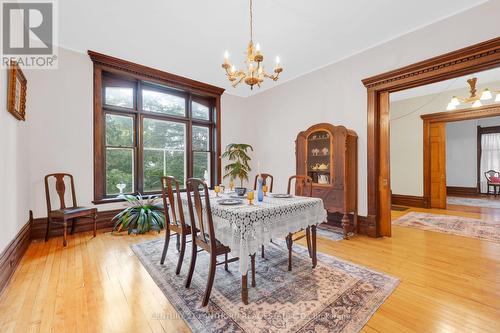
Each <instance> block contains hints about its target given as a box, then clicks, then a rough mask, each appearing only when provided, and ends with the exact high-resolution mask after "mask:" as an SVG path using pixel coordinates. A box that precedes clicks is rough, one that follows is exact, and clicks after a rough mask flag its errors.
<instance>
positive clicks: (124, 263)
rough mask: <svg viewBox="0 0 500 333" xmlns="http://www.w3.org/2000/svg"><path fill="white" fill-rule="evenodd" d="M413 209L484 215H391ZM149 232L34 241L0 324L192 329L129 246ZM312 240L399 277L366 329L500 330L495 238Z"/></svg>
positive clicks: (0, 305) (413, 235) (12, 327)
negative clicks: (65, 246)
mask: <svg viewBox="0 0 500 333" xmlns="http://www.w3.org/2000/svg"><path fill="white" fill-rule="evenodd" d="M410 211H426V212H431V213H445V214H455V215H461V216H469V217H481V214H479V213H474V212H452V211H440V210H426V209H413V208H412V209H410V210H408V211H405V212H393V217H394V218H397V217H398V216H401V215H404V214H406V213H408V212H410ZM485 218H488V217H485ZM154 237H158V235H157V234H150V235H146V236H136V237H134V236H115V235H111V234H110V233H99V234H98V236H97V238H92V237H91V234H90V233H82V234H77V235H75V236H70V237H69V243H68V246H67V248H63V247H62V239H61V238H60V237H59V238H53V239H51V240H50V241H49V242H47V243H45V242H35V243H32V244H31V246H30V248H29V249H28V252H27V253H26V255H25V256H24V258H23V260H22V261H21V264H20V265H19V268H18V269H17V271H16V272H15V274H14V276H13V278H12V280H11V282H10V285H9V286H8V287H7V289H6V291H5V292H4V293H3V294H2V295H1V296H0V331H1V332H26V331H30V332H51V331H52V332H58V333H59V332H189V329H188V327H187V326H186V325H185V324H184V322H183V320H182V319H181V318H179V317H178V316H177V314H176V312H175V310H174V309H173V308H172V306H171V305H170V304H169V302H168V301H167V299H166V297H165V296H164V295H163V294H162V292H161V291H160V289H159V288H158V287H157V286H156V284H155V283H154V282H153V280H152V279H151V277H150V276H149V274H148V273H147V272H146V270H145V269H144V268H143V267H142V265H141V264H140V263H139V261H138V259H137V258H136V257H135V256H134V254H133V253H132V251H131V250H130V248H129V245H130V244H132V243H135V242H141V241H143V240H146V239H151V238H154ZM318 246H319V251H320V252H325V253H328V254H332V255H335V256H338V257H340V258H343V259H346V260H349V261H352V262H355V263H358V264H361V265H364V266H367V267H370V268H373V269H376V270H378V271H382V272H385V273H387V274H391V275H393V276H396V277H398V278H399V279H400V280H401V283H400V285H399V286H398V287H397V289H396V290H395V291H394V293H393V294H392V295H391V296H390V297H389V298H388V299H387V300H386V302H385V303H384V304H383V305H382V306H381V307H380V309H379V310H378V311H377V312H376V313H375V314H374V316H373V317H372V318H371V319H370V321H369V322H368V323H367V325H366V326H365V327H364V329H363V331H364V332H498V327H499V326H500V244H496V243H491V242H486V241H480V240H476V239H470V238H464V237H459V236H453V235H448V234H442V233H435V232H428V231H421V230H416V229H411V228H404V227H393V237H392V238H385V239H373V238H368V237H363V236H356V237H354V238H353V239H351V240H349V241H340V242H334V241H329V240H324V239H319V241H318ZM181 278H184V277H181Z"/></svg>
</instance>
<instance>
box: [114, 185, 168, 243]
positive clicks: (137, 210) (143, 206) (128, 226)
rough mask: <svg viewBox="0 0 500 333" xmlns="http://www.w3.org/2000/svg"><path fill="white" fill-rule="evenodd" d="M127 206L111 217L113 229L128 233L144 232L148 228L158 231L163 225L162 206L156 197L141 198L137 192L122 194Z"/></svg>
mask: <svg viewBox="0 0 500 333" xmlns="http://www.w3.org/2000/svg"><path fill="white" fill-rule="evenodd" d="M123 197H124V198H125V200H127V204H128V206H129V207H127V208H125V209H124V210H123V211H121V212H120V213H118V214H117V215H116V216H115V217H113V221H116V222H115V226H114V229H113V230H114V231H118V232H120V231H124V230H127V231H128V234H129V235H130V234H144V233H146V232H148V231H150V230H155V231H158V233H159V232H160V231H161V229H163V227H164V226H165V217H164V215H163V207H162V206H161V205H159V204H158V203H157V198H156V197H149V198H147V199H143V197H142V196H141V195H140V194H138V195H137V196H134V195H124V196H123Z"/></svg>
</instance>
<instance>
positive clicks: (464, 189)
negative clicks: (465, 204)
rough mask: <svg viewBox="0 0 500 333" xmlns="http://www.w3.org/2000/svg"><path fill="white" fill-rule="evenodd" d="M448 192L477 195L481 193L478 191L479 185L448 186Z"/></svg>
mask: <svg viewBox="0 0 500 333" xmlns="http://www.w3.org/2000/svg"><path fill="white" fill-rule="evenodd" d="M446 194H447V195H469V196H476V195H478V194H479V193H478V192H477V187H463V186H446Z"/></svg>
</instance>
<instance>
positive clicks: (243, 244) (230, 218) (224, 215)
mask: <svg viewBox="0 0 500 333" xmlns="http://www.w3.org/2000/svg"><path fill="white" fill-rule="evenodd" d="M210 197H211V198H210V206H211V209H212V216H213V221H214V227H215V236H216V238H217V239H218V240H219V241H220V242H221V243H222V244H224V245H226V246H229V247H230V248H231V255H232V256H234V257H239V258H240V260H239V263H240V268H239V269H240V272H241V273H242V274H246V272H247V271H248V261H249V255H250V254H253V253H257V252H258V251H259V250H260V247H261V245H266V244H268V243H269V242H270V240H271V239H273V238H285V237H286V236H287V235H288V234H289V233H290V232H296V231H299V230H301V229H305V228H306V227H308V226H311V225H317V224H319V223H322V222H325V221H326V210H325V208H324V205H323V200H321V199H320V198H309V197H298V196H295V197H291V198H273V197H272V196H271V195H267V196H265V197H264V201H263V202H258V201H257V200H254V204H253V205H249V204H248V200H246V199H244V204H241V205H237V206H224V205H219V204H218V201H219V200H221V199H222V198H227V196H220V197H218V198H217V197H215V195H212V194H211V195H210ZM182 201H183V206H184V215H185V217H186V223H188V224H191V221H190V217H189V211H188V208H187V197H186V194H185V193H184V194H183V195H182Z"/></svg>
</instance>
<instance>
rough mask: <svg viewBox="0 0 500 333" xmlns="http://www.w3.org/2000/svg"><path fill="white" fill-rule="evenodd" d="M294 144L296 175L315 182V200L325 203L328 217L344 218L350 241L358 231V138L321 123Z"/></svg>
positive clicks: (345, 129)
mask: <svg viewBox="0 0 500 333" xmlns="http://www.w3.org/2000/svg"><path fill="white" fill-rule="evenodd" d="M295 144H296V147H295V153H296V163H297V166H296V167H297V174H298V175H308V176H310V177H311V178H312V179H313V184H312V187H313V196H314V197H318V198H321V199H323V203H324V205H325V209H326V210H327V211H328V213H331V214H334V213H341V214H342V228H343V230H344V238H347V236H348V234H349V232H350V231H352V232H355V231H356V229H357V218H358V194H357V190H358V165H357V164H358V161H357V158H358V151H357V150H358V148H357V145H358V136H357V135H356V133H355V132H354V131H353V130H350V129H347V128H345V127H344V126H334V125H332V124H327V123H322V124H316V125H313V126H311V127H309V128H308V129H307V130H305V131H303V132H300V133H299V134H298V135H297V140H296V142H295ZM350 215H352V216H353V222H352V223H351V221H350V218H349V217H350ZM327 223H329V224H333V223H334V222H332V221H329V222H327Z"/></svg>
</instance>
